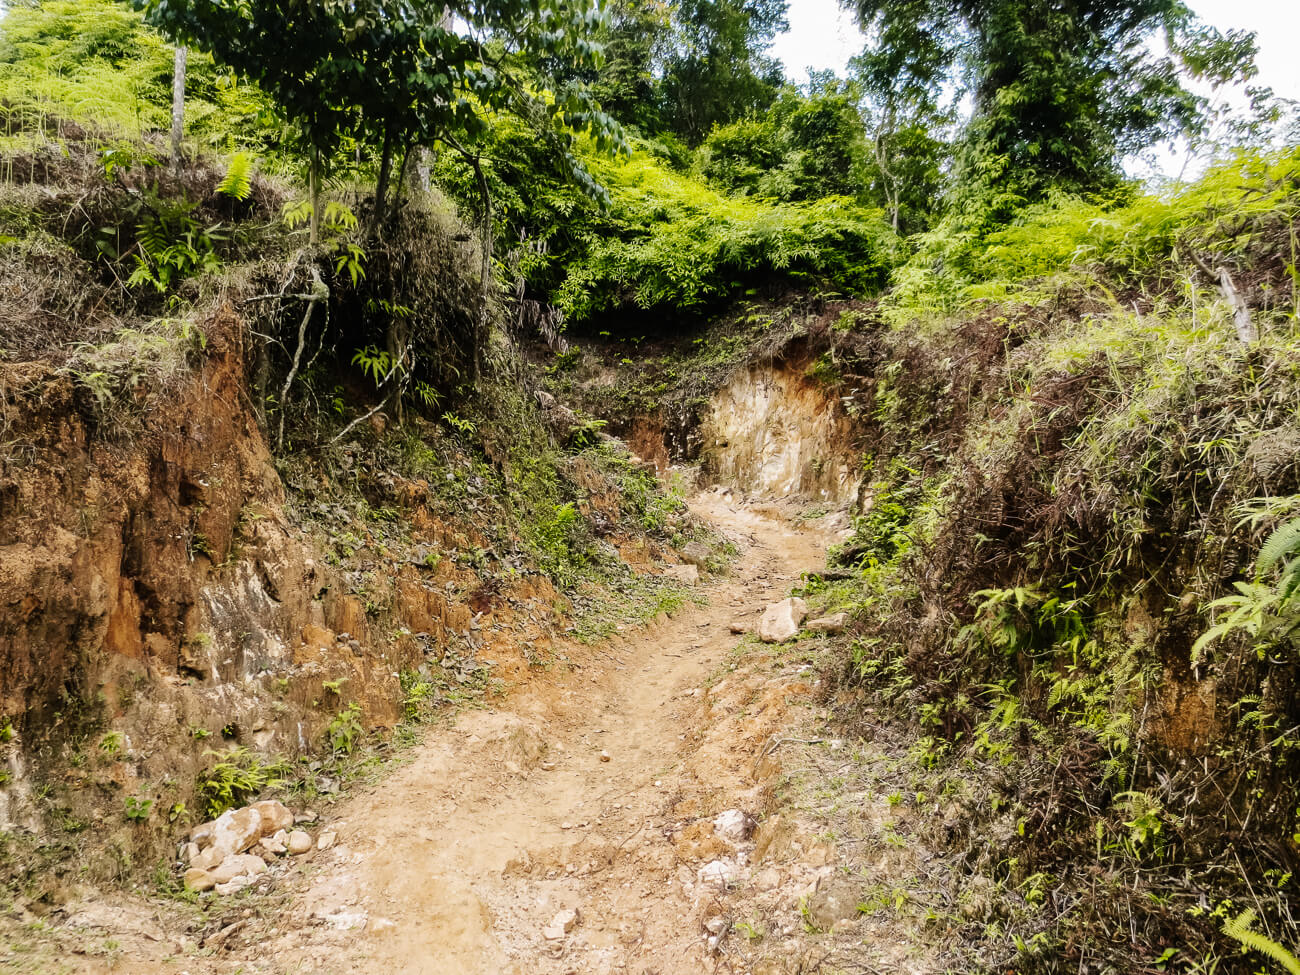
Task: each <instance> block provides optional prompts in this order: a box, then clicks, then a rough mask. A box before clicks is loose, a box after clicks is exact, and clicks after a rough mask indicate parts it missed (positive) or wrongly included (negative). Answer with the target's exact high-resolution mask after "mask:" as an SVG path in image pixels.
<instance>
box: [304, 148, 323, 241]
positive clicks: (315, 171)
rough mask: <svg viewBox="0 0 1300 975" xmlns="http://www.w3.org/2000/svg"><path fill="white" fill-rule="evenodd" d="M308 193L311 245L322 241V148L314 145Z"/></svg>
mask: <svg viewBox="0 0 1300 975" xmlns="http://www.w3.org/2000/svg"><path fill="white" fill-rule="evenodd" d="M308 167H309V168H308V171H307V193H308V195H309V196H310V197H311V246H312V250H315V249H316V245H317V244H318V243H320V150H319V149H317V148H315V147H313V148H312V150H311V161H310V163H308Z"/></svg>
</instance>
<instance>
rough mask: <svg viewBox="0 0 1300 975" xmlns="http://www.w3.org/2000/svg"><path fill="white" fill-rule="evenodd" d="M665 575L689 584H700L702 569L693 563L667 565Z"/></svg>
mask: <svg viewBox="0 0 1300 975" xmlns="http://www.w3.org/2000/svg"><path fill="white" fill-rule="evenodd" d="M664 575H666V576H668V577H669V578H670V579H676V580H677V581H678V582H680V583H682V584H683V585H687V586H698V585H699V584H700V570H699V569H697V568H696V567H695V566H693V565H666V566H664Z"/></svg>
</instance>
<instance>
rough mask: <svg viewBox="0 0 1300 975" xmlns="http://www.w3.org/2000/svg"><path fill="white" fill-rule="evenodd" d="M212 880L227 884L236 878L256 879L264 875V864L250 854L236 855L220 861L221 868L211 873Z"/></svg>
mask: <svg viewBox="0 0 1300 975" xmlns="http://www.w3.org/2000/svg"><path fill="white" fill-rule="evenodd" d="M211 873H212V879H213V880H215V881H216V882H217V884H218V885H220V884H227V883H230V881H232V880H234V879H235V878H236V877H241V876H242V877H256V876H258V875H259V874H263V873H266V862H265V861H264V860H263V859H262V858H261V857H255V856H253V855H252V854H251V853H236V854H234V855H232V856H228V857H226V859H225V860H223V861H221V866H219V867H217V868H216V869H215V870H213V871H211Z"/></svg>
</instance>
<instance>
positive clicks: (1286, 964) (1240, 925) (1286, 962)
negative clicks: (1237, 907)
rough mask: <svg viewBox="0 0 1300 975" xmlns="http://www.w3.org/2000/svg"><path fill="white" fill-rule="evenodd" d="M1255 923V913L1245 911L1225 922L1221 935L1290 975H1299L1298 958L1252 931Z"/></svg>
mask: <svg viewBox="0 0 1300 975" xmlns="http://www.w3.org/2000/svg"><path fill="white" fill-rule="evenodd" d="M1254 923H1255V912H1254V911H1252V910H1250V909H1247V910H1244V911H1242V912H1241V913H1240V914H1238V915H1237V916H1236V917H1235V918H1232V919H1231V920H1229V921H1225V922H1224V924H1223V933H1224V934H1226V935H1227V936H1228V937H1229V938H1232V939H1233V940H1234V941H1240V942H1241V943H1242V944H1243V945H1245V946H1246V947H1247V948H1249V949H1250V950H1251V951H1257V952H1259V953H1260V954H1261V955H1264V956H1266V957H1268V958H1272V959H1273V960H1274V961H1275V962H1277V963H1278V964H1279V965H1281V966H1282V967H1283V968H1285V969H1286V970H1287V971H1288V972H1289V973H1290V975H1300V958H1296V956H1295V955H1293V954H1291V952H1289V951H1287V950H1286V949H1285V948H1283V947H1282V946H1281V945H1280V944H1278V943H1277V942H1276V941H1274V940H1273V939H1272V938H1270V937H1268V936H1266V935H1263V934H1260V933H1259V932H1258V931H1252V930H1251V927H1252V926H1253V925H1254Z"/></svg>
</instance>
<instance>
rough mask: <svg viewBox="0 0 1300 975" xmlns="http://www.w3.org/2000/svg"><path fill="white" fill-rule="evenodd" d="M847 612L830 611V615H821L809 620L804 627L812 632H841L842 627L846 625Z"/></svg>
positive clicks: (847, 619)
mask: <svg viewBox="0 0 1300 975" xmlns="http://www.w3.org/2000/svg"><path fill="white" fill-rule="evenodd" d="M848 622H849V614H848V613H832V614H831V615H830V616H823V617H821V618H820V619H815V620H813V621H812V622H810V623H809V624H808V625H807V626H806V627H805V629H808V630H811V631H812V632H814V633H830V634H836V633H843V632H844V627H846V626H847V625H848Z"/></svg>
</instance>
